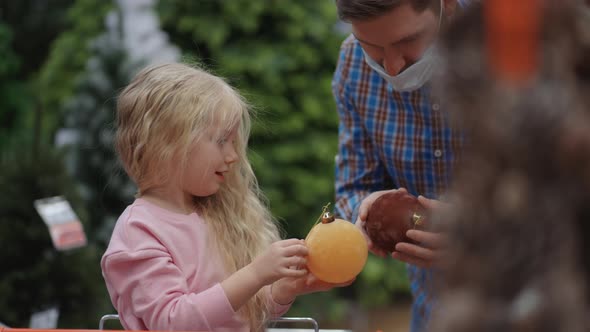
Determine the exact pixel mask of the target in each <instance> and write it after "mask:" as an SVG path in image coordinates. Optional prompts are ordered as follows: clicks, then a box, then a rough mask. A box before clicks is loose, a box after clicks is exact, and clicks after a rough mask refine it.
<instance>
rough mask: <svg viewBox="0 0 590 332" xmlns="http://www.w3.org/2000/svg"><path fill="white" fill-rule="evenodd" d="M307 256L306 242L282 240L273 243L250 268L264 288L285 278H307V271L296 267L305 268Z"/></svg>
mask: <svg viewBox="0 0 590 332" xmlns="http://www.w3.org/2000/svg"><path fill="white" fill-rule="evenodd" d="M306 256H307V247H306V246H305V242H304V240H299V239H288V240H282V241H277V242H275V243H273V244H272V245H271V246H270V247H269V248H268V249H267V250H266V251H264V252H263V253H262V254H260V255H259V256H258V257H256V258H255V259H254V261H253V262H252V263H251V264H250V266H251V267H252V269H251V270H252V271H253V273H256V275H257V276H258V279H259V281H260V283H261V285H262V286H264V285H269V284H272V283H273V282H275V281H277V280H279V279H281V278H285V277H302V276H305V275H306V274H307V270H305V269H297V268H295V267H297V266H305V264H307V260H306V259H305V257H306Z"/></svg>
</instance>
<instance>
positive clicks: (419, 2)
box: [336, 0, 440, 22]
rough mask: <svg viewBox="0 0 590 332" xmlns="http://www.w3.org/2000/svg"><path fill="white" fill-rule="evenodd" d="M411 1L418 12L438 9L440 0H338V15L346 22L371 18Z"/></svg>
mask: <svg viewBox="0 0 590 332" xmlns="http://www.w3.org/2000/svg"><path fill="white" fill-rule="evenodd" d="M406 3H409V4H410V5H411V6H412V8H413V9H414V10H415V11H417V12H418V13H421V12H423V11H424V10H426V9H427V8H429V7H431V8H433V9H438V7H439V6H440V0H336V8H337V9H338V16H339V17H340V19H341V20H343V21H345V22H350V21H351V20H361V21H362V20H369V19H373V18H376V17H379V16H381V15H384V14H385V13H387V12H389V11H391V10H393V9H394V8H397V7H399V6H401V5H403V4H406Z"/></svg>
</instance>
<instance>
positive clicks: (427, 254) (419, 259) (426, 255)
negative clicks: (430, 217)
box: [391, 196, 448, 268]
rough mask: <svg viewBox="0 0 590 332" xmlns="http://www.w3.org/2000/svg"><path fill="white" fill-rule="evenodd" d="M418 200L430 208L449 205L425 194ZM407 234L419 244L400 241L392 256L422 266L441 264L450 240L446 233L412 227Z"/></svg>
mask: <svg viewBox="0 0 590 332" xmlns="http://www.w3.org/2000/svg"><path fill="white" fill-rule="evenodd" d="M418 201H419V202H420V204H422V206H424V207H425V208H426V209H428V210H440V209H442V208H444V207H448V206H445V205H443V203H441V202H440V201H437V200H433V199H428V198H425V197H423V196H419V197H418ZM406 236H407V237H409V238H410V239H412V240H414V241H415V242H416V243H418V244H412V243H406V242H400V243H398V244H396V245H395V251H394V252H393V253H392V254H391V257H393V258H395V259H398V260H401V261H403V262H406V263H408V264H412V265H416V266H419V267H422V268H430V267H437V266H440V263H441V261H442V259H443V258H444V253H445V251H446V248H447V242H448V239H447V236H446V235H445V234H443V233H434V232H427V231H421V230H417V229H411V230H409V231H407V232H406Z"/></svg>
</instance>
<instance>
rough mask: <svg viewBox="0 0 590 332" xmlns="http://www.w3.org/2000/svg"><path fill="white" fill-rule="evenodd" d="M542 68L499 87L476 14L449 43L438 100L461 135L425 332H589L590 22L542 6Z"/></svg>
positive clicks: (569, 6)
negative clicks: (444, 250) (435, 297)
mask: <svg viewBox="0 0 590 332" xmlns="http://www.w3.org/2000/svg"><path fill="white" fill-rule="evenodd" d="M543 3H544V6H545V8H544V10H543V14H542V27H541V40H540V50H539V56H540V64H539V68H538V72H537V74H536V76H535V77H534V78H531V81H530V82H528V84H525V85H522V86H517V85H512V84H510V83H507V82H504V81H501V80H499V79H498V78H497V77H496V76H495V75H494V73H493V72H492V71H491V70H490V66H489V65H488V64H489V59H488V58H487V53H486V43H485V41H486V31H485V26H484V25H483V23H484V22H485V18H484V16H483V14H484V13H483V6H481V5H479V4H475V5H474V6H473V7H472V8H471V9H470V10H468V11H467V12H466V13H464V14H463V16H461V17H458V18H457V19H456V20H455V21H454V22H453V23H452V24H451V25H450V26H449V28H448V31H446V33H445V36H444V38H443V41H442V43H441V50H442V53H443V54H444V58H445V59H446V66H445V70H444V73H443V75H442V76H441V78H440V80H439V81H438V82H437V83H436V88H435V90H436V91H437V94H438V95H439V96H440V97H441V98H442V102H443V103H444V105H445V107H446V108H447V109H449V110H450V112H451V114H452V118H453V119H454V121H456V123H457V124H458V125H460V126H461V127H462V128H463V129H464V130H465V134H466V142H467V143H466V149H465V152H464V156H463V159H462V161H461V163H460V166H459V167H458V169H457V170H456V174H455V182H454V184H453V187H452V188H451V190H450V193H449V197H451V201H452V202H453V204H452V205H451V206H452V209H449V211H447V212H446V213H443V215H442V216H441V220H440V222H441V225H442V227H443V228H445V231H447V232H448V234H449V238H450V239H449V243H450V248H449V253H448V254H449V256H448V257H447V259H446V260H445V262H444V264H443V267H442V274H443V275H444V279H443V280H442V282H441V284H440V285H438V286H439V289H438V291H439V295H440V301H439V302H438V303H437V304H438V307H437V310H435V314H434V316H433V320H432V322H431V328H430V331H436V332H447V331H448V332H450V331H453V332H463V331H464V332H467V331H540V332H544V331H547V332H549V331H551V332H554V331H568V332H569V331H585V330H586V329H587V326H589V324H588V323H589V322H588V318H587V312H588V308H589V302H590V296H589V295H590V294H589V292H588V290H589V288H588V287H589V285H590V64H589V63H588V59H590V15H589V13H588V8H587V7H585V5H584V4H583V1H574V0H572V1H570V0H568V1H565V0H563V1H545V2H543Z"/></svg>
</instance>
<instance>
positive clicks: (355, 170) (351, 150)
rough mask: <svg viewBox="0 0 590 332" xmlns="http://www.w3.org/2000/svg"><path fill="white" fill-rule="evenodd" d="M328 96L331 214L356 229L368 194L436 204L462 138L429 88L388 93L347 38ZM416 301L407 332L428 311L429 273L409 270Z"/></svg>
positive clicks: (421, 327) (356, 44) (416, 328)
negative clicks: (394, 193) (401, 194)
mask: <svg viewBox="0 0 590 332" xmlns="http://www.w3.org/2000/svg"><path fill="white" fill-rule="evenodd" d="M332 90H333V93H334V96H335V100H336V106H337V108H338V114H339V118H340V126H339V147H338V156H337V158H336V204H335V213H336V214H337V215H339V216H340V217H341V218H343V219H346V220H351V221H355V220H356V215H357V211H358V206H359V204H360V202H361V201H362V200H363V198H365V197H366V196H367V195H368V194H370V193H372V192H374V191H378V190H384V189H392V188H398V187H404V188H406V189H408V191H409V192H410V193H412V194H413V195H419V194H420V195H424V196H426V197H429V198H437V197H439V195H440V194H441V193H443V192H444V191H445V190H446V189H447V187H448V185H449V182H450V178H451V170H452V169H453V168H454V166H455V164H456V162H457V161H458V157H459V152H460V151H461V145H462V140H461V135H460V133H459V132H458V131H457V130H454V129H453V128H451V127H450V126H449V121H448V119H447V116H446V113H445V112H443V111H442V110H441V109H440V106H439V104H438V103H437V102H436V101H434V100H432V99H431V97H430V88H429V86H428V85H427V86H424V87H422V88H421V89H419V90H416V91H411V92H397V91H393V89H392V86H391V85H389V84H387V82H386V81H385V80H384V79H383V78H381V77H380V76H379V75H378V74H377V73H376V72H375V71H373V70H372V69H371V68H370V67H369V66H368V65H367V64H366V63H365V60H364V58H363V52H362V49H361V46H360V44H359V42H358V41H357V40H356V39H355V38H354V37H353V36H352V35H351V36H350V37H348V38H347V39H346V40H345V41H344V43H343V44H342V47H341V50H340V56H339V60H338V66H337V68H336V72H335V74H334V79H333V82H332ZM408 272H409V277H410V282H411V291H412V294H413V296H414V303H413V307H412V321H411V331H413V332H418V331H423V330H424V326H425V324H426V323H427V321H428V318H429V316H430V312H431V307H432V296H431V295H432V292H431V291H432V290H431V287H432V285H431V279H432V271H430V270H426V269H421V268H418V267H416V266H412V265H408Z"/></svg>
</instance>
